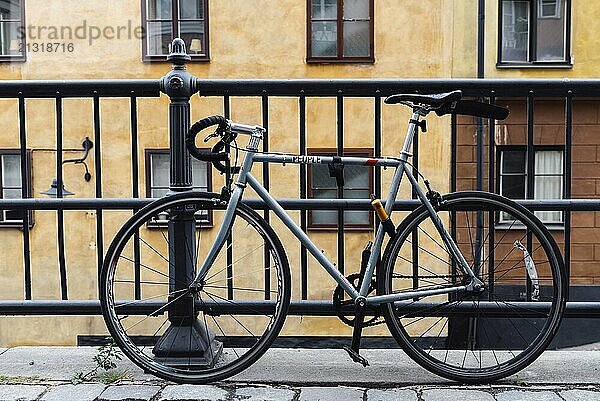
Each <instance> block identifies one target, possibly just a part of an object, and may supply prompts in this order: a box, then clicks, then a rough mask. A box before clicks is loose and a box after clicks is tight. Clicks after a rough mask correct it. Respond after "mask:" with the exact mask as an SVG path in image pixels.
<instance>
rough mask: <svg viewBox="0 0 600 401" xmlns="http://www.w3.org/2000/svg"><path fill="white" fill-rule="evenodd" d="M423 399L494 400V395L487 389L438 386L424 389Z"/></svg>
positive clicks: (445, 400) (435, 400) (430, 400)
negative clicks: (458, 388) (459, 388)
mask: <svg viewBox="0 0 600 401" xmlns="http://www.w3.org/2000/svg"><path fill="white" fill-rule="evenodd" d="M421 399H422V400H423V401H456V400H477V401H494V396H493V395H491V394H490V393H486V392H485V391H480V390H457V389H452V388H436V389H430V390H423V394H422V395H421ZM511 400H512V399H511ZM514 400H519V401H520V399H519V398H514Z"/></svg>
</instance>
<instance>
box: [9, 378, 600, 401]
mask: <svg viewBox="0 0 600 401" xmlns="http://www.w3.org/2000/svg"><path fill="white" fill-rule="evenodd" d="M5 400H6V401H9V400H10V401H14V400H26V401H30V400H31V401H33V400H36V401H37V400H40V401H55V400H56V401H59V400H60V401H63V400H64V401H68V400H76V401H138V400H139V401H182V400H186V401H187V400H202V401H241V400H248V401H259V400H260V401H265V400H273V401H279V400H281V401H338V400H339V401H392V400H393V401H455V400H473V401H494V400H496V401H529V400H531V401H600V386H536V387H518V386H478V387H465V386H448V387H440V386H411V387H401V388H389V387H388V388H376V389H375V388H365V387H353V386H287V385H262V384H254V385H252V384H235V383H227V384H217V385H187V384H185V385H175V384H170V383H164V382H147V383H122V384H116V385H108V386H107V385H104V384H101V383H83V384H77V385H73V384H69V383H65V382H50V381H48V382H39V383H30V384H0V401H5Z"/></svg>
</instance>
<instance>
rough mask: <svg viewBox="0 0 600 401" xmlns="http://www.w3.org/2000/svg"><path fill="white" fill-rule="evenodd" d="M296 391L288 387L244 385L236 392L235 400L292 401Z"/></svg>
mask: <svg viewBox="0 0 600 401" xmlns="http://www.w3.org/2000/svg"><path fill="white" fill-rule="evenodd" d="M295 396H296V392H295V391H294V390H291V389H287V388H274V387H270V386H265V387H242V388H238V389H237V390H236V392H235V398H234V399H235V400H248V401H280V400H281V401H284V400H285V401H292V400H293V399H294V397H295Z"/></svg>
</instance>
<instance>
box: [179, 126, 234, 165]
mask: <svg viewBox="0 0 600 401" xmlns="http://www.w3.org/2000/svg"><path fill="white" fill-rule="evenodd" d="M213 125H218V127H217V131H216V132H217V133H219V134H220V133H223V132H225V131H226V130H227V129H228V127H229V123H228V122H227V120H226V119H225V117H223V116H210V117H205V118H203V119H202V120H199V121H197V122H195V123H194V124H193V125H192V126H191V127H190V129H189V131H188V132H187V134H186V136H185V145H186V147H187V149H188V151H189V152H190V154H191V155H192V156H193V157H195V158H196V159H198V160H201V161H205V162H211V163H212V164H213V165H214V166H215V168H216V169H217V170H219V171H220V172H221V173H226V172H227V166H226V165H225V164H223V163H222V162H224V161H227V160H229V153H227V152H223V149H224V148H225V145H226V144H225V142H224V141H223V139H222V138H221V139H220V140H219V142H217V143H216V144H215V146H213V148H212V149H211V150H210V151H206V150H201V149H198V147H196V136H197V135H198V133H199V132H200V131H202V130H203V129H206V128H208V127H211V126H213Z"/></svg>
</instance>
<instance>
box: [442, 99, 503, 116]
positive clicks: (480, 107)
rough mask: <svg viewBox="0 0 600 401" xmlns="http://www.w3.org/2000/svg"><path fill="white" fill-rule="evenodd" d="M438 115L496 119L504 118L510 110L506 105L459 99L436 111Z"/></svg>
mask: <svg viewBox="0 0 600 401" xmlns="http://www.w3.org/2000/svg"><path fill="white" fill-rule="evenodd" d="M435 113H436V114H437V115H438V116H443V115H446V114H461V115H467V116H475V117H482V118H493V119H494V120H504V119H505V118H506V117H508V114H509V111H508V109H507V108H505V107H500V106H496V105H493V104H488V103H482V102H474V101H472V100H459V101H457V102H454V103H448V104H446V105H444V106H442V107H440V108H439V109H437V110H436V111H435Z"/></svg>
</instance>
